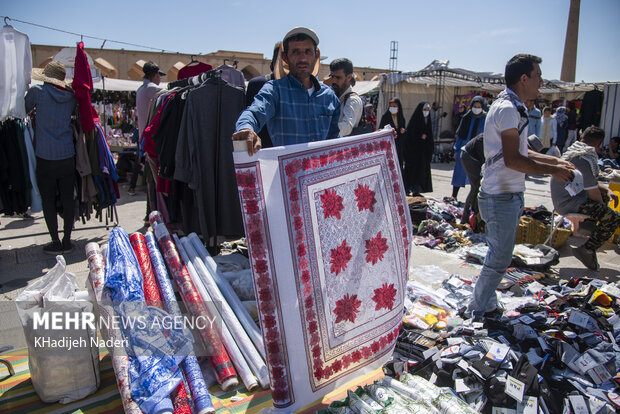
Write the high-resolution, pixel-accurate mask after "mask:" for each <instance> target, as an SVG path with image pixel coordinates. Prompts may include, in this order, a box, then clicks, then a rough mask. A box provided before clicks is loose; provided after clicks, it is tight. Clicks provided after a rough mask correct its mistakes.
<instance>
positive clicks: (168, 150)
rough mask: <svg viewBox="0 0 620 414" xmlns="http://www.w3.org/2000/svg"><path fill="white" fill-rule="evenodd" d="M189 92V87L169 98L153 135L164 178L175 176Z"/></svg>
mask: <svg viewBox="0 0 620 414" xmlns="http://www.w3.org/2000/svg"><path fill="white" fill-rule="evenodd" d="M188 93H189V89H186V90H181V91H178V92H176V93H175V95H174V96H173V97H171V98H170V99H169V101H168V102H167V103H166V106H165V107H164V109H163V111H162V113H161V120H160V122H159V128H157V131H156V132H155V134H154V135H153V141H155V152H156V153H157V154H158V160H159V175H160V177H163V178H168V179H172V177H174V165H175V162H174V157H175V153H176V150H177V141H178V136H179V128H180V127H181V119H182V118H183V111H184V110H185V102H186V97H187V94H188Z"/></svg>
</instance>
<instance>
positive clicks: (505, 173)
mask: <svg viewBox="0 0 620 414" xmlns="http://www.w3.org/2000/svg"><path fill="white" fill-rule="evenodd" d="M541 61H542V59H540V58H539V57H536V56H532V55H525V54H519V55H516V56H514V57H513V58H512V59H510V60H509V61H508V63H507V64H506V70H505V79H506V89H505V90H504V91H502V92H501V93H500V94H499V96H498V97H497V100H496V101H495V102H493V105H491V108H490V109H489V113H488V115H487V119H486V123H485V125H484V155H485V159H486V162H485V164H484V166H483V168H482V183H481V189H480V195H479V197H478V203H479V207H480V214H481V216H482V219H483V220H484V221H485V229H486V238H487V245H488V247H489V249H488V252H487V255H486V258H485V260H484V265H483V268H482V270H481V272H480V276H479V278H478V281H477V282H476V285H475V287H474V295H473V298H472V300H471V302H470V304H469V307H468V309H467V312H468V314H471V316H472V317H473V318H474V320H475V321H480V320H482V318H483V317H484V316H485V314H487V316H491V315H490V314H492V313H494V312H495V311H496V310H497V297H496V293H495V289H496V288H497V286H498V284H499V282H500V281H501V280H502V278H503V277H504V275H505V273H506V269H507V268H508V266H509V265H510V262H511V260H512V250H513V248H514V243H515V237H516V232H517V226H518V224H519V218H520V216H521V212H522V210H523V192H524V191H525V174H526V173H527V174H551V175H552V176H553V178H554V179H556V180H559V181H570V180H572V177H573V172H572V170H573V169H574V168H575V167H574V165H572V164H571V163H570V162H567V161H564V160H561V159H559V158H555V157H551V156H547V155H542V154H539V153H536V152H534V151H531V150H528V146H527V142H528V141H527V135H528V130H527V125H528V113H527V110H526V108H525V106H524V104H523V102H525V101H526V100H528V99H535V98H536V95H537V94H538V88H539V87H540V86H541V85H542V73H541V71H540V66H539V63H540V62H541Z"/></svg>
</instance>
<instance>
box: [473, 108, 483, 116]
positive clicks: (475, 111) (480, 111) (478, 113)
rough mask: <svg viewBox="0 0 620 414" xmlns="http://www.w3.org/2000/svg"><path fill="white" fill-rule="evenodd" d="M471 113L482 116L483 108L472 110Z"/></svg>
mask: <svg viewBox="0 0 620 414" xmlns="http://www.w3.org/2000/svg"><path fill="white" fill-rule="evenodd" d="M471 112H472V113H473V114H474V115H480V114H481V113H482V108H471Z"/></svg>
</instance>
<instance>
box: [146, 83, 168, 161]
mask: <svg viewBox="0 0 620 414" xmlns="http://www.w3.org/2000/svg"><path fill="white" fill-rule="evenodd" d="M173 96H174V94H173V93H171V94H170V95H168V96H166V97H165V98H164V99H165V100H164V103H162V105H161V106H160V107H159V109H158V110H157V113H156V114H155V116H154V117H153V119H152V120H151V123H150V124H149V125H148V126H147V127H146V128H144V133H143V134H142V139H144V145H143V146H142V151H144V152H146V153H147V154H149V157H151V158H152V159H154V160H156V159H157V156H158V155H157V153H156V152H155V141H154V140H153V136H154V135H155V132H157V128H159V123H160V121H161V114H162V112H163V111H164V108H165V107H166V104H167V103H168V100H169V99H170V98H171V97H173Z"/></svg>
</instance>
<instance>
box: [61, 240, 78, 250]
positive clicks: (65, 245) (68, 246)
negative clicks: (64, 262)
mask: <svg viewBox="0 0 620 414" xmlns="http://www.w3.org/2000/svg"><path fill="white" fill-rule="evenodd" d="M74 249H75V243H73V242H72V241H71V240H63V241H62V251H63V253H71V252H72V251H73V250H74Z"/></svg>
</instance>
